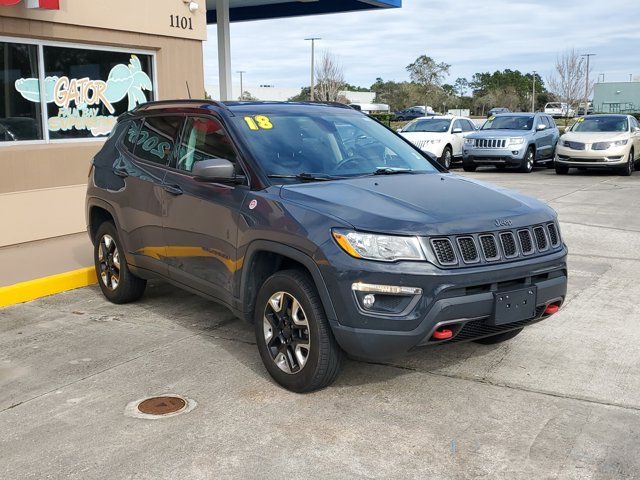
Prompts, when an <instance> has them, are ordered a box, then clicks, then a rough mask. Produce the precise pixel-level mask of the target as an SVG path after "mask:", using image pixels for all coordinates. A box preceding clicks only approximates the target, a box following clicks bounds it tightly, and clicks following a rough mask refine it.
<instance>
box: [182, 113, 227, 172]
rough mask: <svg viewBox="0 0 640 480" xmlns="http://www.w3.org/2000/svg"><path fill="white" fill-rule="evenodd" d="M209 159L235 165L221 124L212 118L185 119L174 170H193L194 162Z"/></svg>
mask: <svg viewBox="0 0 640 480" xmlns="http://www.w3.org/2000/svg"><path fill="white" fill-rule="evenodd" d="M210 158H224V159H225V160H229V161H230V162H233V163H236V161H237V159H236V153H235V151H234V149H233V144H232V142H231V139H230V138H229V136H228V135H227V134H226V133H225V131H224V129H223V128H222V124H221V123H220V122H219V121H218V120H216V119H214V118H205V117H190V118H187V120H186V123H185V127H184V134H183V136H182V143H181V144H180V148H179V149H178V159H177V162H176V168H177V169H178V170H183V171H185V172H190V171H192V170H193V166H194V165H195V163H196V162H201V161H202V160H207V159H210Z"/></svg>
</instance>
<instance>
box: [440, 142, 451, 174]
mask: <svg viewBox="0 0 640 480" xmlns="http://www.w3.org/2000/svg"><path fill="white" fill-rule="evenodd" d="M452 162H453V151H452V150H451V147H450V146H449V145H447V146H446V147H444V150H443V151H442V156H441V157H440V164H441V165H442V166H443V167H444V168H446V169H447V170H449V169H450V168H451V163H452Z"/></svg>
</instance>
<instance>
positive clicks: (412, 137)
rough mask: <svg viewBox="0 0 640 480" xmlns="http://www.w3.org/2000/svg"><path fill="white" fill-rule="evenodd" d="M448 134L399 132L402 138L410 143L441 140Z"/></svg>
mask: <svg viewBox="0 0 640 480" xmlns="http://www.w3.org/2000/svg"><path fill="white" fill-rule="evenodd" d="M448 134H449V133H448V132H444V133H442V132H401V133H400V135H402V136H403V137H404V138H406V139H407V140H409V141H410V142H417V141H420V140H433V139H441V138H443V137H444V136H445V135H448Z"/></svg>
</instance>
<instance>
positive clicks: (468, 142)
mask: <svg viewBox="0 0 640 480" xmlns="http://www.w3.org/2000/svg"><path fill="white" fill-rule="evenodd" d="M475 141H476V139H475V138H465V139H464V144H465V145H473V144H474V143H475Z"/></svg>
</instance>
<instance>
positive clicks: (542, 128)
mask: <svg viewBox="0 0 640 480" xmlns="http://www.w3.org/2000/svg"><path fill="white" fill-rule="evenodd" d="M546 128H547V126H546V125H545V124H544V123H540V124H539V125H538V126H537V127H536V130H537V131H538V132H540V131H542V130H545V129H546Z"/></svg>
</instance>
